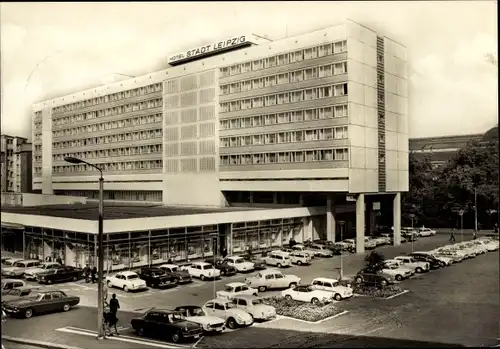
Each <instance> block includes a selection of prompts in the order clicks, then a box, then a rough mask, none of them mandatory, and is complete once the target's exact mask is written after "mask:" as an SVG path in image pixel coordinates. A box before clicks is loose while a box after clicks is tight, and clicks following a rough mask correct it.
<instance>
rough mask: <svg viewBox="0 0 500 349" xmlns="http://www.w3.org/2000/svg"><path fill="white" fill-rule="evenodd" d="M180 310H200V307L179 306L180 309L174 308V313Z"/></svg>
mask: <svg viewBox="0 0 500 349" xmlns="http://www.w3.org/2000/svg"><path fill="white" fill-rule="evenodd" d="M180 309H187V310H192V309H201V307H200V306H198V305H181V306H180V307H177V308H175V309H174V311H179V310H180Z"/></svg>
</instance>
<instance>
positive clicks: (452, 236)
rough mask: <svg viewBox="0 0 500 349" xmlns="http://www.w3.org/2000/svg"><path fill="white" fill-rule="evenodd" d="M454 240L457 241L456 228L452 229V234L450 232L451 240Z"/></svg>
mask: <svg viewBox="0 0 500 349" xmlns="http://www.w3.org/2000/svg"><path fill="white" fill-rule="evenodd" d="M451 241H453V242H455V228H453V229H452V230H451V234H450V242H451Z"/></svg>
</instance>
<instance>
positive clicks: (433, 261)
mask: <svg viewBox="0 0 500 349" xmlns="http://www.w3.org/2000/svg"><path fill="white" fill-rule="evenodd" d="M409 256H410V257H412V258H415V260H417V261H421V262H428V263H429V265H430V267H431V270H435V269H439V268H443V267H445V266H446V263H445V262H443V261H441V260H439V259H437V258H436V257H434V256H433V255H430V254H428V253H425V252H412V253H410V254H409Z"/></svg>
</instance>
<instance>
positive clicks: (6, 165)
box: [0, 135, 32, 193]
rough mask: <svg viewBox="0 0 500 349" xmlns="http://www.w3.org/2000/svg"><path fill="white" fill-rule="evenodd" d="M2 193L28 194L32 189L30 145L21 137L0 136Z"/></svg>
mask: <svg viewBox="0 0 500 349" xmlns="http://www.w3.org/2000/svg"><path fill="white" fill-rule="evenodd" d="M1 147H2V150H1V154H0V165H1V172H0V174H1V175H0V177H1V185H2V192H16V193H30V192H31V188H32V159H31V154H32V145H31V143H28V140H27V139H26V138H23V137H15V136H9V135H1Z"/></svg>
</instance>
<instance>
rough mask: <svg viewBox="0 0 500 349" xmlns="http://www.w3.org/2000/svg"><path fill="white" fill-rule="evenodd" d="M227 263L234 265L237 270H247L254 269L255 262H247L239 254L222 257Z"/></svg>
mask: <svg viewBox="0 0 500 349" xmlns="http://www.w3.org/2000/svg"><path fill="white" fill-rule="evenodd" d="M224 261H226V263H227V264H229V265H230V266H232V267H235V268H236V270H238V272H240V273H242V272H249V271H252V270H254V269H255V264H254V263H253V262H247V261H245V259H244V258H243V257H240V256H230V257H226V258H225V259H224Z"/></svg>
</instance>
